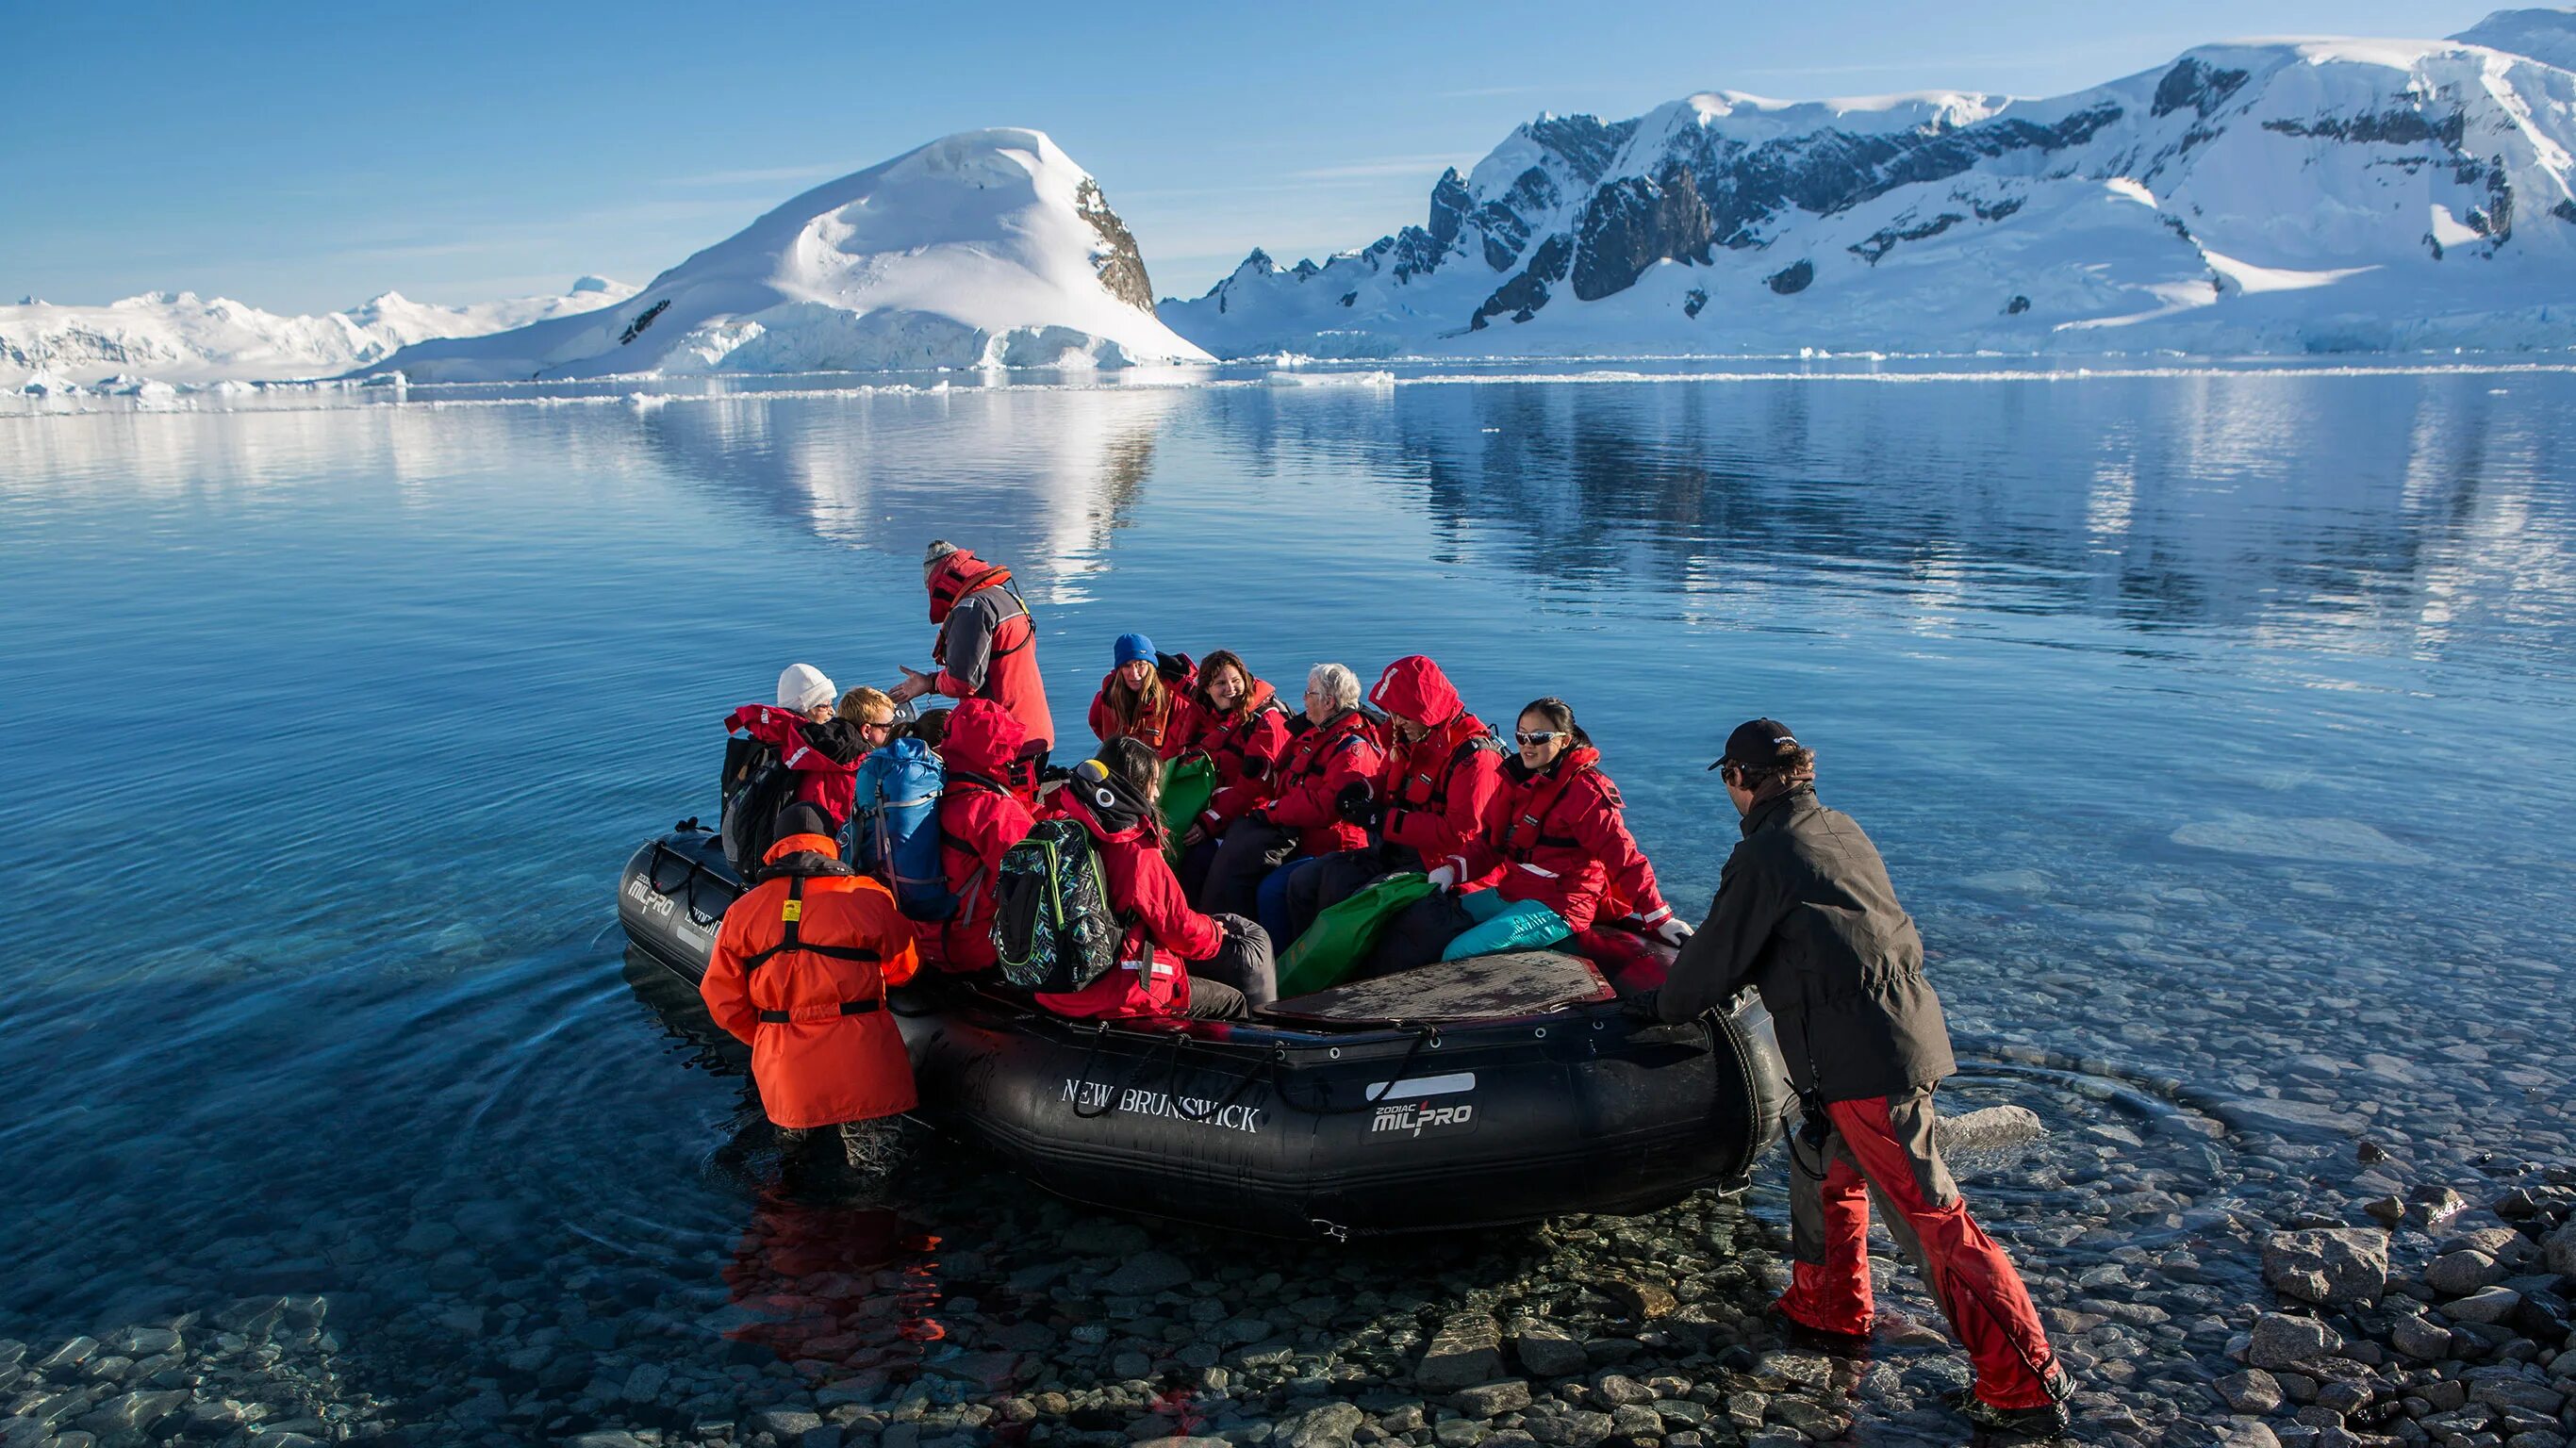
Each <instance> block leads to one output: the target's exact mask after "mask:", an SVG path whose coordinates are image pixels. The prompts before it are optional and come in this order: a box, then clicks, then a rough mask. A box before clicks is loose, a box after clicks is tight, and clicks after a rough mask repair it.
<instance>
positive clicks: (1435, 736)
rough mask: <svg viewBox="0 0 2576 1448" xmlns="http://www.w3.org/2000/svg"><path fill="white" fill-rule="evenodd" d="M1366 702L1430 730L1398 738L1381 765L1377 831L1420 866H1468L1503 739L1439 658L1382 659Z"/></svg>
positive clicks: (1496, 777)
mask: <svg viewBox="0 0 2576 1448" xmlns="http://www.w3.org/2000/svg"><path fill="white" fill-rule="evenodd" d="M1369 702H1370V703H1372V704H1375V705H1376V706H1378V707H1379V708H1381V709H1383V710H1385V711H1386V712H1388V713H1389V714H1401V715H1403V716H1404V717H1405V718H1407V719H1410V720H1412V721H1413V722H1415V723H1416V724H1420V725H1423V726H1425V727H1426V728H1428V729H1429V730H1430V731H1431V732H1430V733H1428V734H1425V735H1424V736H1423V737H1422V738H1420V739H1417V740H1415V741H1414V742H1412V743H1411V744H1405V743H1401V742H1399V743H1398V744H1397V745H1396V747H1395V752H1394V753H1393V754H1392V755H1390V756H1389V757H1388V760H1387V766H1386V819H1385V821H1384V823H1383V824H1382V825H1381V826H1380V827H1379V833H1380V834H1381V835H1382V837H1383V838H1384V839H1385V840H1386V842H1387V843H1388V844H1391V845H1404V846H1407V847H1408V848H1410V849H1411V850H1412V851H1413V852H1414V853H1415V854H1418V855H1420V856H1421V857H1422V864H1423V868H1425V869H1435V870H1436V869H1438V868H1439V867H1441V866H1442V865H1451V866H1454V867H1455V868H1456V870H1457V872H1458V877H1459V878H1460V879H1465V878H1467V876H1468V875H1469V874H1470V871H1469V870H1468V868H1467V854H1468V849H1469V846H1470V844H1471V842H1472V841H1473V840H1474V839H1475V836H1476V833H1477V832H1478V831H1479V830H1481V829H1483V828H1484V823H1485V812H1486V811H1487V810H1488V809H1490V808H1491V807H1492V806H1493V802H1494V796H1495V795H1496V794H1498V793H1500V792H1501V791H1502V787H1503V751H1502V745H1501V744H1500V743H1499V742H1498V741H1496V740H1495V738H1494V737H1493V731H1492V730H1491V729H1488V728H1487V727H1486V726H1485V721H1484V720H1482V719H1479V718H1477V717H1476V716H1475V715H1473V714H1470V713H1468V712H1467V710H1466V706H1465V705H1464V704H1462V703H1460V702H1459V699H1458V691H1457V689H1455V688H1454V687H1452V686H1451V685H1450V683H1449V678H1448V676H1447V675H1445V674H1443V673H1441V672H1440V666H1439V665H1438V664H1435V663H1433V662H1431V661H1430V660H1429V659H1427V658H1424V657H1423V656H1422V655H1420V654H1408V655H1406V656H1405V657H1403V658H1400V659H1398V660H1396V661H1395V662H1394V663H1391V664H1389V665H1387V666H1386V672H1385V673H1383V674H1380V675H1378V680H1377V687H1375V688H1373V689H1371V690H1369Z"/></svg>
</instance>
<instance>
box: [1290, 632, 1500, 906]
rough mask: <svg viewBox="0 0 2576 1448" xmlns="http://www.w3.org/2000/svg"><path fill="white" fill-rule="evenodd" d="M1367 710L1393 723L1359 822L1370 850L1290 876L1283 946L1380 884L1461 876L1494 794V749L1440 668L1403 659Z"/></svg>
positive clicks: (1383, 677) (1327, 859)
mask: <svg viewBox="0 0 2576 1448" xmlns="http://www.w3.org/2000/svg"><path fill="white" fill-rule="evenodd" d="M1369 702H1370V703H1372V704H1375V705H1376V706H1377V707H1378V708H1380V709H1383V710H1385V711H1386V715H1387V717H1388V718H1389V719H1390V720H1392V721H1393V722H1394V730H1395V749H1394V751H1393V752H1392V753H1391V754H1389V755H1388V756H1387V765H1386V779H1385V791H1384V798H1383V800H1382V802H1381V805H1380V808H1379V810H1378V811H1377V812H1375V813H1374V814H1373V816H1372V818H1371V819H1370V820H1369V821H1367V823H1372V824H1374V825H1375V826H1376V828H1377V832H1378V843H1377V844H1376V846H1374V847H1373V848H1367V849H1357V850H1339V851H1336V852H1334V853H1333V854H1329V855H1325V856H1322V857H1321V858H1319V859H1317V860H1316V861H1314V862H1313V863H1312V864H1309V865H1306V866H1304V867H1302V868H1300V869H1298V870H1297V871H1296V873H1295V874H1293V875H1291V876H1290V877H1289V880H1288V890H1287V898H1288V909H1287V913H1286V915H1285V917H1284V919H1285V921H1286V924H1287V930H1286V931H1285V932H1284V938H1286V939H1289V940H1292V941H1293V940H1295V939H1296V937H1297V935H1298V934H1300V933H1302V932H1303V931H1304V930H1305V928H1306V927H1307V926H1308V925H1311V924H1313V923H1314V919H1315V916H1316V915H1317V914H1318V913H1319V912H1321V911H1322V910H1324V909H1325V908H1327V907H1328V906H1331V905H1333V904H1335V903H1337V902H1339V901H1341V900H1343V899H1345V898H1347V897H1348V896H1349V895H1351V894H1352V893H1353V892H1354V891H1356V890H1358V889H1359V888H1360V887H1362V886H1364V885H1366V884H1368V883H1369V882H1370V881H1371V880H1374V879H1376V878H1378V877H1379V876H1381V875H1388V874H1394V873H1397V872H1399V871H1407V870H1431V869H1436V868H1438V867H1440V866H1442V865H1446V866H1449V867H1450V868H1451V869H1452V870H1453V872H1455V873H1454V874H1453V876H1452V878H1455V875H1456V874H1463V873H1465V871H1466V867H1467V851H1468V849H1469V847H1470V843H1471V841H1472V840H1473V839H1474V837H1475V835H1476V833H1477V832H1478V831H1479V830H1480V829H1482V828H1483V826H1484V820H1485V812H1486V810H1487V809H1488V808H1489V807H1490V806H1491V805H1492V804H1493V801H1494V796H1495V795H1496V794H1497V793H1498V792H1500V791H1501V789H1502V787H1503V746H1502V742H1501V741H1500V740H1497V739H1496V738H1495V737H1494V731H1493V729H1492V727H1491V726H1489V725H1487V724H1486V723H1485V721H1484V720H1482V719H1479V718H1477V717H1476V716H1475V715H1473V714H1471V713H1468V712H1467V706H1466V705H1465V703H1463V702H1462V701H1461V700H1460V699H1459V697H1458V690H1457V689H1456V687H1455V686H1453V685H1452V684H1450V682H1449V676H1448V675H1446V674H1443V673H1441V672H1440V666H1439V665H1438V664H1435V663H1433V662H1432V661H1431V660H1429V659H1428V658H1425V657H1423V656H1422V655H1420V654H1407V655H1405V656H1404V657H1403V658H1400V659H1398V660H1396V661H1395V662H1394V663H1391V664H1389V665H1387V666H1386V672H1384V673H1382V674H1380V675H1378V680H1377V684H1376V686H1375V687H1374V688H1372V689H1370V690H1369Z"/></svg>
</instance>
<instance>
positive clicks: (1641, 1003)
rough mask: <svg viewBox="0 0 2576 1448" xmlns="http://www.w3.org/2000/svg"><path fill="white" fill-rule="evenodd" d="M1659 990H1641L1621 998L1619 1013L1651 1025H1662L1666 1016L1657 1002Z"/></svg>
mask: <svg viewBox="0 0 2576 1448" xmlns="http://www.w3.org/2000/svg"><path fill="white" fill-rule="evenodd" d="M1656 996H1657V992H1654V991H1650V990H1641V991H1639V992H1637V993H1636V994H1635V995H1632V996H1621V997H1620V998H1619V1014H1621V1015H1623V1016H1626V1017H1627V1018H1628V1019H1630V1020H1632V1021H1638V1022H1641V1023H1643V1024H1645V1025H1649V1026H1660V1025H1662V1024H1663V1023H1664V1018H1663V1015H1662V1013H1661V1010H1660V1009H1659V1006H1658V1003H1657V999H1656Z"/></svg>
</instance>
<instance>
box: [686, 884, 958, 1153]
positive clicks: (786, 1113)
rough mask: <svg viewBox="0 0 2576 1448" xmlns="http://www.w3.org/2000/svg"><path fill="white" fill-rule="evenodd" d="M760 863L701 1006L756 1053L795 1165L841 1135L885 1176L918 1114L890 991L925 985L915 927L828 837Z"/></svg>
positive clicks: (759, 1076)
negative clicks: (898, 1123) (918, 970)
mask: <svg viewBox="0 0 2576 1448" xmlns="http://www.w3.org/2000/svg"><path fill="white" fill-rule="evenodd" d="M761 864H762V869H761V872H760V880H759V883H758V884H755V885H753V886H752V887H751V889H750V890H748V891H746V892H745V893H744V894H743V896H742V898H740V899H738V900H736V901H734V902H733V905H732V907H731V908H730V909H728V910H726V911H725V915H724V923H723V924H722V925H721V926H719V927H718V928H717V931H716V944H715V952H714V955H713V957H712V958H711V959H710V960H709V961H708V964H707V974H706V979H705V980H703V981H702V982H700V983H699V987H698V993H699V994H700V995H701V996H703V997H704V998H705V1000H706V1003H707V1014H708V1015H710V1016H712V1017H714V1018H715V1023H716V1024H717V1025H719V1026H722V1027H724V1028H725V1029H726V1030H727V1031H730V1032H732V1033H733V1034H734V1035H735V1036H738V1037H740V1038H741V1039H742V1040H744V1041H746V1042H748V1043H749V1044H750V1046H751V1076H752V1080H753V1082H754V1083H755V1084H756V1085H758V1086H759V1088H760V1105H761V1109H762V1110H763V1111H764V1112H765V1113H767V1115H768V1117H769V1120H770V1122H771V1124H772V1125H774V1126H776V1127H777V1128H778V1135H779V1139H780V1141H781V1143H782V1144H783V1145H785V1146H786V1147H787V1148H788V1151H789V1154H790V1156H791V1158H793V1157H796V1156H801V1155H803V1154H804V1153H805V1151H806V1150H807V1149H808V1148H809V1147H811V1145H812V1143H813V1140H814V1138H815V1134H816V1133H817V1132H820V1131H821V1130H823V1129H824V1128H826V1127H831V1128H837V1129H838V1132H839V1135H840V1143H841V1150H842V1154H843V1155H844V1157H845V1158H846V1159H847V1161H848V1163H849V1165H850V1166H851V1167H852V1168H853V1169H854V1170H857V1171H859V1172H861V1173H862V1174H875V1173H876V1172H878V1171H881V1170H882V1169H883V1168H884V1167H885V1166H886V1165H888V1164H890V1162H891V1159H892V1156H893V1150H892V1148H893V1143H894V1141H895V1140H896V1136H895V1123H894V1118H895V1117H897V1116H899V1115H901V1114H902V1113H903V1112H906V1111H910V1110H911V1109H912V1108H913V1106H914V1104H915V1097H914V1094H913V1082H912V1062H911V1060H910V1058H909V1057H907V1056H906V1055H905V1053H904V1046H903V1037H902V1035H901V1034H900V1033H899V1032H897V1030H896V1029H895V1022H894V1017H893V1016H892V1015H889V1014H888V1013H887V1012H886V1009H885V996H886V991H887V989H888V988H890V987H893V986H898V985H901V984H903V983H904V982H905V981H907V980H910V979H912V975H913V970H914V968H915V957H914V954H913V948H912V922H910V921H908V920H906V919H904V918H903V915H902V913H901V912H899V911H898V910H896V909H895V903H894V893H893V892H892V891H890V890H888V889H886V887H885V886H883V885H880V884H878V883H877V882H876V881H874V880H871V879H868V878H867V877H866V876H864V875H859V874H855V873H853V872H852V871H851V869H850V867H849V866H847V865H845V864H842V863H841V852H840V847H839V846H838V845H836V844H834V843H833V842H832V841H831V840H830V839H827V838H825V837H824V836H822V835H810V834H799V835H789V836H787V837H786V838H785V839H782V840H780V841H778V843H776V844H774V845H772V846H770V847H769V853H768V854H767V855H766V856H765V857H764V858H763V859H762V862H761Z"/></svg>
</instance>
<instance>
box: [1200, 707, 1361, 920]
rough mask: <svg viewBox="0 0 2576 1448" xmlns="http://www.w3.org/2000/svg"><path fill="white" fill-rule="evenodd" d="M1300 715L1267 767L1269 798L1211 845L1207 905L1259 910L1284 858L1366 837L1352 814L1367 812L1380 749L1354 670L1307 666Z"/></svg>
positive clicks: (1352, 844)
mask: <svg viewBox="0 0 2576 1448" xmlns="http://www.w3.org/2000/svg"><path fill="white" fill-rule="evenodd" d="M1304 717H1305V721H1306V723H1305V728H1304V729H1303V730H1302V731H1300V732H1298V733H1296V734H1295V735H1293V736H1292V737H1291V738H1290V739H1289V741H1288V752H1287V753H1286V754H1285V755H1284V756H1282V757H1281V759H1280V761H1279V767H1278V768H1277V769H1275V770H1273V771H1272V772H1271V776H1270V793H1269V797H1268V798H1267V799H1266V800H1265V801H1264V802H1263V803H1261V804H1260V805H1259V806H1257V807H1255V808H1253V809H1252V810H1250V811H1247V812H1246V813H1245V814H1244V816H1243V818H1241V819H1239V820H1237V821H1236V822H1235V823H1234V825H1233V827H1232V828H1230V829H1228V830H1227V831H1226V832H1225V837H1224V838H1223V839H1222V840H1220V841H1218V843H1217V851H1216V858H1215V859H1214V860H1213V861H1211V862H1210V863H1209V865H1208V877H1207V887H1206V900H1207V905H1208V908H1209V909H1211V910H1224V911H1228V912H1230V913H1233V914H1243V913H1245V912H1246V911H1253V912H1259V911H1261V910H1262V908H1263V907H1262V903H1261V899H1262V889H1263V886H1264V884H1265V883H1266V882H1267V881H1268V880H1269V879H1270V877H1271V876H1272V875H1273V874H1275V873H1276V872H1277V871H1278V870H1279V868H1280V867H1281V866H1282V865H1283V864H1284V863H1285V862H1287V861H1289V860H1292V859H1300V858H1303V857H1305V856H1308V855H1329V854H1331V853H1332V852H1333V851H1335V850H1353V849H1358V848H1359V847H1360V846H1362V845H1365V844H1367V843H1368V828H1367V826H1366V825H1364V824H1360V823H1355V822H1354V819H1353V817H1354V816H1356V817H1357V818H1358V819H1361V820H1365V819H1366V818H1367V817H1368V811H1369V807H1370V804H1371V802H1372V801H1373V800H1374V799H1375V798H1376V795H1377V782H1378V776H1379V774H1380V773H1381V772H1383V770H1384V769H1385V767H1386V752H1385V751H1384V750H1383V749H1381V748H1379V747H1378V743H1377V738H1376V727H1375V725H1374V723H1373V722H1372V721H1371V720H1370V719H1369V717H1368V716H1367V715H1366V714H1364V713H1362V712H1360V681H1359V678H1358V676H1357V675H1355V674H1353V673H1352V672H1351V671H1350V670H1349V669H1347V668H1344V667H1343V666H1342V665H1340V664H1317V665H1316V666H1315V667H1314V668H1312V669H1309V670H1308V671H1307V673H1306V710H1305V716H1304ZM1285 884H1286V882H1285V881H1282V882H1281V888H1284V887H1285ZM1274 893H1275V892H1274Z"/></svg>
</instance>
